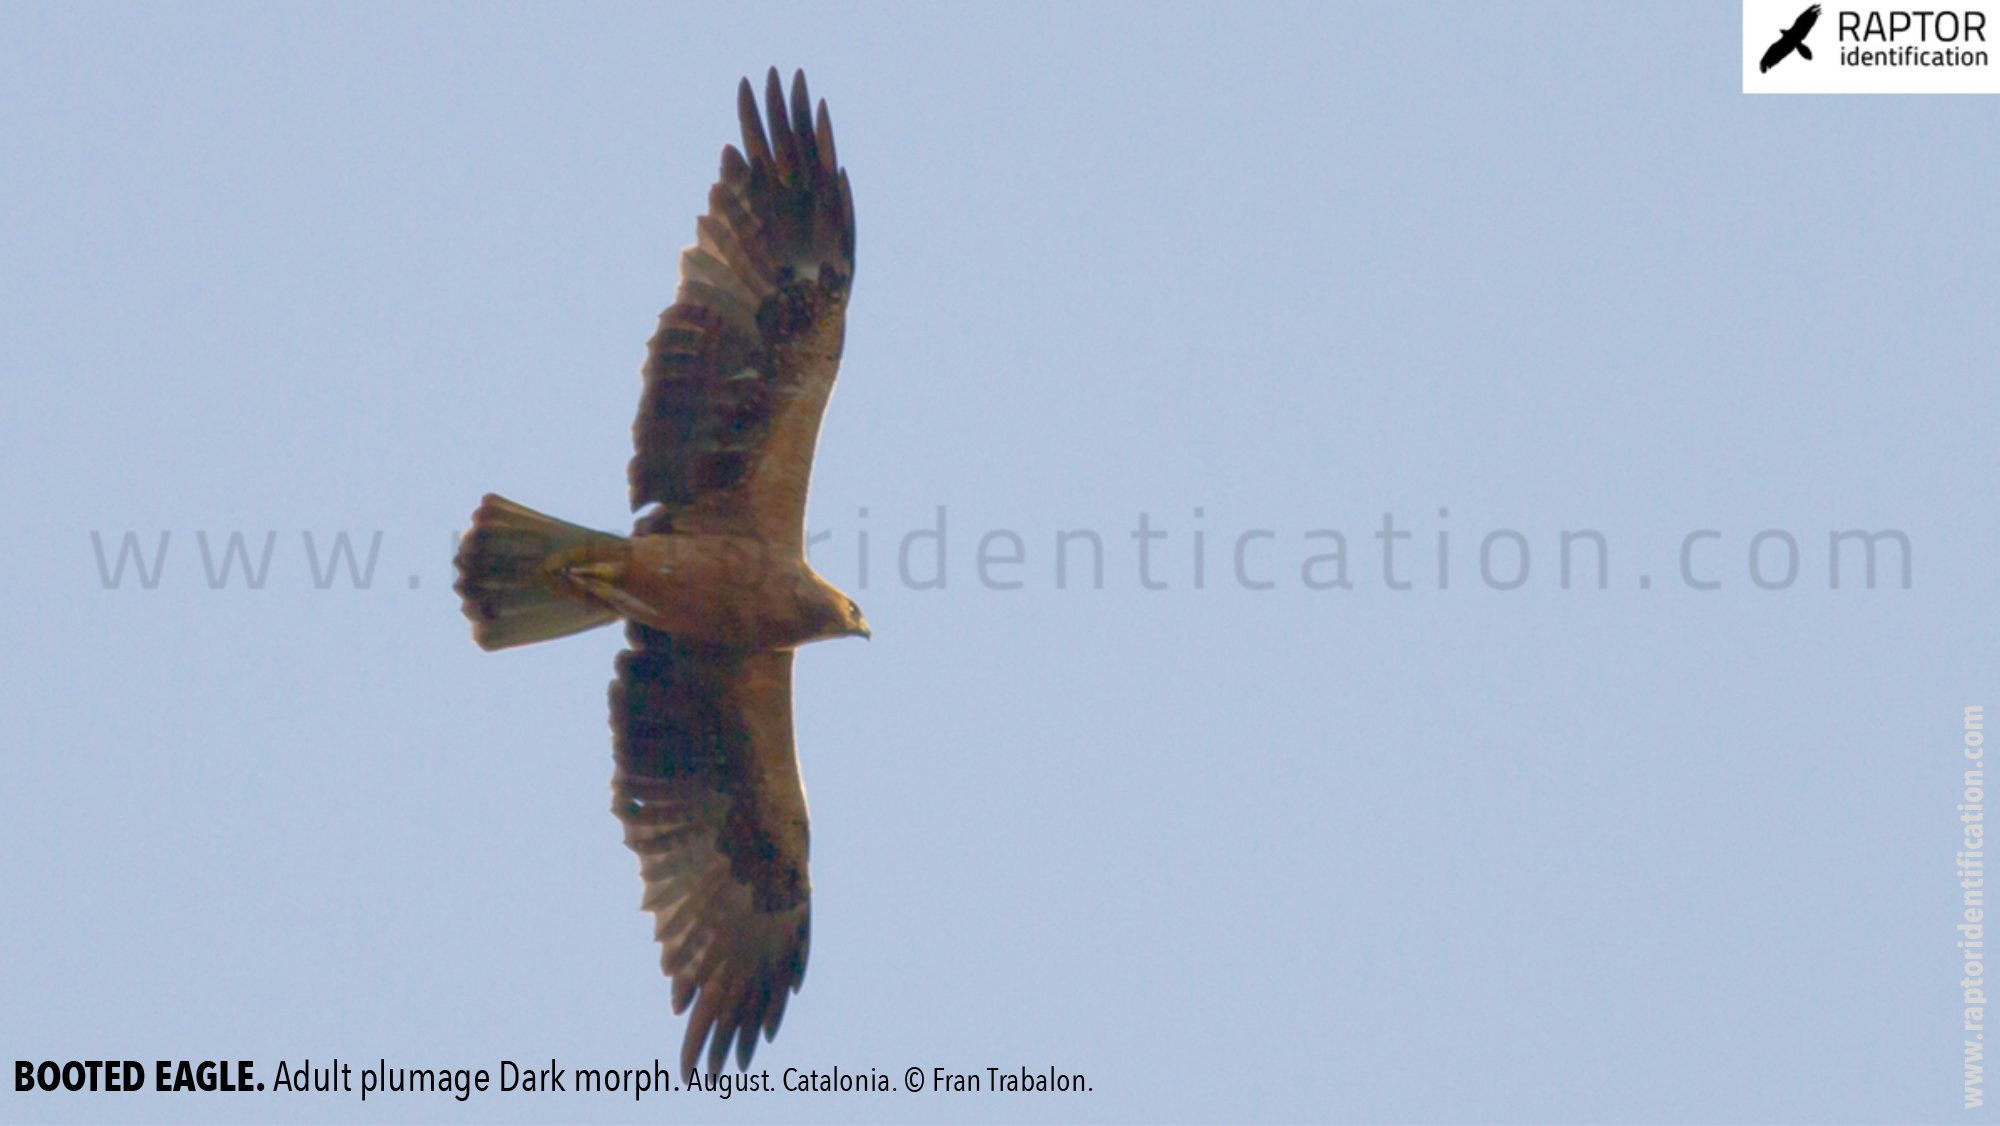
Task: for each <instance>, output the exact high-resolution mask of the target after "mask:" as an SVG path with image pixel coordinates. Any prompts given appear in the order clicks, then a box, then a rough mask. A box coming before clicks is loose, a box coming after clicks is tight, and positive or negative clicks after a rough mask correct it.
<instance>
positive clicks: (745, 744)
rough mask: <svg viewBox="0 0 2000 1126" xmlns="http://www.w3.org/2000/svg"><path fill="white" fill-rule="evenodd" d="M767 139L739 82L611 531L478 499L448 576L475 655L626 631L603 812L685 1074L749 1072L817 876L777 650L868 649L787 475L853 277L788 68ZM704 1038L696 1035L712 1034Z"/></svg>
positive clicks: (805, 432) (850, 243)
mask: <svg viewBox="0 0 2000 1126" xmlns="http://www.w3.org/2000/svg"><path fill="white" fill-rule="evenodd" d="M767 87H768V88H767V90H766V93H765V98H766V101H767V102H768V103H769V116H770V132H769V134H768V136H767V135H766V133H765V129H764V125H763V124H762V123H761V122H760V121H759V118H758V111H757V99H756V97H755V96H754V95H753V94H752V93H751V92H750V83H749V82H748V81H747V80H746V81H744V82H743V83H742V85H741V86H740V87H739V88H738V90H737V94H736V103H737V113H738V116H740V117H741V118H742V123H743V151H742V152H740V153H739V152H737V151H736V149H735V148H734V147H730V146H725V147H724V148H723V150H722V178H721V179H720V180H719V181H717V182H716V184H715V186H714V187H713V188H710V189H709V193H708V214H706V215H703V216H702V217H701V218H700V219H699V220H698V221H697V224H696V230H697V232H698V238H697V241H696V243H695V245H693V246H691V247H689V248H687V249H686V250H685V251H683V252H682V253H681V271H680V272H681V281H680V289H679V290H678V291H677V292H676V293H675V295H674V304H673V306H672V307H671V308H669V309H668V310H667V311H666V312H665V313H663V314H661V316H660V330H659V332H658V333H657V334H655V335H654V337H653V339H652V342H651V343H650V344H649V345H648V346H647V351H646V366H645V368H644V369H643V374H644V377H645V390H644V392H643V394H642V395H641V396H640V399H639V417H638V420H637V421H636V422H634V423H633V424H632V440H633V445H634V446H635V447H636V448H637V452H636V453H635V454H634V455H633V458H632V464H631V470H630V473H629V476H630V478H631V492H632V508H633V510H634V511H637V510H638V509H640V508H641V507H643V506H645V505H648V504H653V505H657V507H655V508H651V509H649V510H647V511H646V512H645V513H644V514H642V515H641V516H640V517H639V518H638V521H637V523H636V524H635V525H634V527H633V529H632V535H631V536H630V537H625V536H616V535H611V534H609V533H605V532H594V531H591V530H590V529H588V528H580V527H577V526H576V525H574V524H566V523H563V522H562V521H560V520H555V519H551V518H550V517H547V516H543V515H542V514H540V513H538V512H533V511H530V510H529V509H526V508H523V507H521V506H520V505H518V504H515V503H513V502H512V501H508V500H504V499H502V498H500V497H497V496H492V495H489V496H487V497H486V499H485V501H484V502H483V503H482V504H481V505H480V506H479V510H478V511H477V512H475V513H473V515H472V530H471V531H470V532H468V533H467V534H466V536H465V539H464V540H463V541H462V543H461V544H460V547H459V551H458V560H457V564H458V576H459V577H458V582H457V585H456V588H455V589H457V591H458V593H459V595H460V596H461V597H462V598H463V599H464V600H465V614H466V616H467V617H469V618H471V619H472V623H473V625H472V636H473V638H474V639H475V640H477V641H478V642H479V644H480V645H481V646H482V647H483V648H486V649H505V648H507V647H509V646H513V645H526V644H529V643H530V642H535V641H546V640H548V639H549V638H552V637H562V636H564V635H566V634H572V633H576V632H578V631H580V630H586V629H590V628H592V627H593V626H600V625H605V624H608V623H610V622H614V621H617V620H618V619H620V618H623V619H625V622H626V626H625V635H626V644H627V645H628V648H627V650H626V651H625V652H623V653H620V654H619V655H618V663H617V674H618V675H617V679H615V680H613V681H612V682H611V742H612V752H613V759H614V761H615V764H616V766H615V769H614V771H613V773H612V776H611V791H612V799H611V808H612V812H614V813H616V814H617V815H618V818H619V820H621V821H623V822H624V823H625V843H626V844H627V845H629V846H631V848H632V851H633V852H636V853H638V854H639V871H640V874H641V876H642V877H643V878H644V880H645V885H646V891H645V900H644V906H645V909H646V910H648V911H651V912H652V913H653V915H654V917H655V919H656V926H655V929H654V934H655V935H656V937H658V939H659V942H660V947H661V954H660V965H661V967H662V968H663V969H664V970H665V971H666V973H667V974H668V975H669V976H670V977H672V978H673V997H674V1012H676V1013H679V1012H683V1011H685V1010H686V1009H687V1007H688V1005H689V1003H690V1002H692V1003H693V1005H694V1013H693V1015H692V1016H690V1017H689V1018H688V1025H687V1036H686V1038H685V1039H684V1040H683V1041H682V1044H681V1070H682V1071H683V1072H687V1071H691V1070H692V1069H693V1068H694V1066H695V1063H696V1061H697V1060H698V1059H699V1058H700V1056H701V1046H702V1042H703V1041H704V1040H708V1042H709V1049H708V1070H709V1072H711V1073H713V1072H715V1071H716V1070H717V1069H719V1068H720V1067H721V1066H722V1063H723V1061H724V1060H725V1059H726V1058H727V1057H728V1055H729V1043H730V1041H731V1040H732V1039H734V1040H735V1041H736V1062H737V1066H738V1067H748V1066H749V1063H750V1056H751V1053H752V1052H753V1051H754V1050H755V1049H756V1046H757V1033H758V1031H759V1030H762V1032H763V1033H764V1038H765V1039H767V1040H768V1039H770V1038H771V1037H773V1036H775V1035H776V1034H777V1031H778V1022H779V1020H780V1019H782V1018H783V1017H784V1015H785V1000H786V998H787V996H788V995H789V994H790V993H792V992H794V991H796V990H797V989H798V988H799V983H800V981H801V980H802V979H803V978H804V977H805V972H806V947H807V940H808V936H809V934H810V930H811V927H810V924H811V895H812V885H811V883H810V882H809V881H808V879H807V877H806V853H807V832H806V796H805V790H804V788H803V786H802V785H801V783H800V780H799V764H798V756H797V753H796V752H795V751H794V749H793V746H792V650H794V649H795V648H797V647H798V646H800V645H803V644H805V643H806V642H808V641H818V640H821V639H823V638H829V637H848V636H853V635H859V636H861V637H867V636H868V623H867V622H866V621H864V620H863V619H862V617H861V610H860V608H859V607H857V606H856V605H855V604H854V601H853V600H852V599H850V598H848V597H847V596H846V595H845V594H842V593H841V592H840V591H838V590H836V589H834V588H833V586H832V585H831V584H830V583H828V582H827V581H826V580H824V579H822V578H820V577H819V576H818V575H817V574H814V573H813V569H812V568H811V567H810V566H807V564H806V558H805V507H806V481H807V477H808V475H809V474H810V473H811V471H812V459H813V445H814V443H815V442H816V441H817V440H818V436H819V423H820V416H821V414H823V413H824V412H825V410H826V401H827V396H828V395H829V394H830V393H831V392H832V390H833V379H834V373H835V372H836V371H837V370H838V368H839V366H840V348H841V340H842V337H843V334H844V332H845V324H846V316H847V296H848V286H849V284H850V282H851V281H852V280H853V277H854V203H853V198H852V196H851V195H850V194H849V191H848V187H847V173H846V172H845V171H843V170H841V168H840V166H839V164H838V163H837V162H836V161H835V159H834V152H833V127H832V124H831V122H830V121H829V120H828V118H827V113H826V103H825V102H821V103H820V104H819V115H818V117H817V118H816V119H815V117H814V116H813V113H812V106H811V102H810V101H809V100H808V98H807V97H806V81H805V75H804V74H803V73H799V74H796V75H795V76H794V77H793V79H792V98H791V105H790V107H789V109H788V108H787V106H786V104H785V93H784V89H783V87H782V86H781V85H780V84H779V82H778V72H777V71H776V70H775V69H773V70H772V71H771V73H770V77H769V79H768V81H767ZM711 1034H712V1036H711Z"/></svg>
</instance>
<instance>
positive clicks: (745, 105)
mask: <svg viewBox="0 0 2000 1126" xmlns="http://www.w3.org/2000/svg"><path fill="white" fill-rule="evenodd" d="M766 87H767V88H766V91H765V98H766V101H767V102H768V103H769V108H770V135H769V136H768V138H767V137H766V135H765V131H764V125H763V124H762V123H761V122H760V121H759V119H758V111H757V99H756V97H755V96H753V95H752V94H751V92H750V83H749V82H748V81H747V80H746V81H744V82H743V83H742V85H741V86H739V87H738V88H737V113H738V116H740V117H741V118H742V123H743V148H744V152H741V153H739V152H738V151H736V149H735V147H734V146H725V147H724V148H723V150H722V178H721V179H720V180H718V181H716V184H715V186H714V187H713V188H711V189H709V193H708V214H706V215H703V216H702V217H701V219H700V220H699V221H698V223H697V226H696V229H697V236H698V241H697V242H696V244H695V245H694V246H691V247H689V248H688V249H687V250H686V251H685V252H683V253H682V255H681V284H680V289H679V291H678V292H677V293H676V294H675V296H674V304H673V306H672V307H670V308H669V309H668V310H667V311H666V312H665V313H662V314H661V315H660V331H659V332H658V334H656V335H655V336H654V337H653V339H652V342H651V343H650V344H649V345H648V347H647V356H646V366H645V380H646V390H645V394H644V396H643V397H642V398H641V399H640V401H639V417H638V419H637V421H635V422H634V423H633V424H632V438H633V444H634V445H635V446H636V447H637V453H636V454H635V456H634V457H633V458H632V465H631V470H630V477H631V482H632V507H633V509H634V510H635V511H636V510H638V509H639V508H641V507H643V506H644V505H646V504H649V503H657V504H659V505H660V507H659V508H658V509H655V510H653V511H651V512H648V513H647V514H645V515H644V516H642V517H641V518H640V519H639V524H638V530H639V531H640V532H642V533H643V532H662V531H668V530H673V531H688V532H719V533H746V534H755V535H758V536H761V537H762V538H764V539H765V540H766V541H767V542H770V543H771V544H773V545H774V546H778V547H797V546H799V545H800V543H801V541H802V539H803V537H804V525H805V501H806V481H807V477H808V475H809V474H810V473H811V472H812V457H813V445H814V443H815V442H816V441H817V440H818V436H819V422H820V415H821V414H822V413H824V411H825V409H826V400H827V396H828V395H829V394H830V393H831V392H832V390H833V378H834V373H835V372H836V371H837V370H838V368H839V366H840V348H841V338H842V332H843V329H844V326H845V322H846V316H847V294H848V283H849V282H850V280H851V279H852V278H853V276H854V203H853V198H852V196H851V195H850V193H849V191H848V187H847V173H846V172H845V171H843V170H841V168H840V166H839V165H838V163H837V162H836V161H835V159H834V151H833V124H832V122H831V120H830V119H829V118H828V117H827V113H826V103H825V102H821V103H820V104H819V115H818V118H817V121H815V119H814V117H813V114H812V107H811V102H810V100H809V99H808V98H807V96H806V83H805V75H804V74H803V73H800V74H797V75H795V76H794V77H793V79H792V99H791V106H790V109H789V112H788V111H787V107H786V105H785V96H784V90H783V88H782V87H781V86H780V85H779V83H778V72H777V70H776V69H775V68H774V69H773V70H772V71H771V73H770V76H769V78H768V80H767V82H766Z"/></svg>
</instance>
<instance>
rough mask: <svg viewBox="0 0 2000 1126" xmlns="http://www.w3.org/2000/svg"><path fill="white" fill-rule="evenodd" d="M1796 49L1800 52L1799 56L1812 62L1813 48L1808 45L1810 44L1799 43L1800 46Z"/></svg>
mask: <svg viewBox="0 0 2000 1126" xmlns="http://www.w3.org/2000/svg"><path fill="white" fill-rule="evenodd" d="M1796 50H1797V51H1798V53H1799V57H1800V58H1802V59H1804V60H1805V61H1807V62H1811V61H1812V48H1811V47H1808V46H1806V45H1805V44H1804V43H1801V44H1799V45H1798V47H1797V48H1796Z"/></svg>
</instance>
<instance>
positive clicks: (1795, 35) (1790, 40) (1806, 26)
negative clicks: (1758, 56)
mask: <svg viewBox="0 0 2000 1126" xmlns="http://www.w3.org/2000/svg"><path fill="white" fill-rule="evenodd" d="M1818 22H1819V5H1818V4H1814V5H1813V6H1812V7H1810V8H1807V9H1806V10H1805V11H1803V12H1800V13H1799V18H1798V19H1796V20H1793V21H1792V26H1790V27H1788V28H1786V29H1785V30H1784V31H1781V32H1779V33H1778V41H1777V42H1776V43H1773V44H1771V46H1770V47H1769V48H1767V49H1766V50H1765V51H1764V61H1763V62H1761V63H1759V64H1757V73H1759V74H1762V73H1764V72H1765V71H1767V70H1770V69H1771V68H1772V67H1774V66H1777V65H1778V64H1779V63H1781V62H1784V61H1785V56H1786V55H1789V54H1791V53H1792V52H1793V51H1797V52H1798V53H1799V56H1800V57H1801V58H1803V59H1805V60H1806V61H1807V62H1811V61H1812V48H1811V47H1808V46H1806V35H1807V34H1808V33H1810V32H1811V31H1812V29H1813V25H1814V24H1816V23H1818Z"/></svg>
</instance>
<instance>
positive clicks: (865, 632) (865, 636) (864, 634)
mask: <svg viewBox="0 0 2000 1126" xmlns="http://www.w3.org/2000/svg"><path fill="white" fill-rule="evenodd" d="M854 632H856V633H858V634H860V635H861V640H863V641H871V640H873V639H874V637H875V635H874V634H873V633H872V632H870V631H869V629H868V619H866V618H863V619H861V626H860V628H859V629H856V630H855V631H854Z"/></svg>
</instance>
